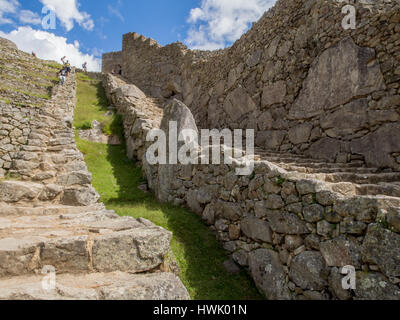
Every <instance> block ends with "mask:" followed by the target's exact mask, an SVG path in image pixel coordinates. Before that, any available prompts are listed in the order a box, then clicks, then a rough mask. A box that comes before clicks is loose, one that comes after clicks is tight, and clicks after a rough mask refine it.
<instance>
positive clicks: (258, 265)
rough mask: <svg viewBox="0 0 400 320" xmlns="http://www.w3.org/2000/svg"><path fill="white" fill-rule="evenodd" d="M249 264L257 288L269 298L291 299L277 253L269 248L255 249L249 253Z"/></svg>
mask: <svg viewBox="0 0 400 320" xmlns="http://www.w3.org/2000/svg"><path fill="white" fill-rule="evenodd" d="M249 266H250V272H251V275H252V277H253V279H254V281H255V283H256V286H257V288H258V289H259V290H260V291H261V292H262V293H264V294H265V296H266V297H267V298H268V299H269V300H290V299H291V296H290V292H289V289H288V286H287V284H286V281H285V278H286V276H285V272H284V270H283V266H282V264H281V262H280V260H279V255H278V253H276V252H275V251H272V250H269V249H258V250H255V251H253V252H251V253H250V254H249Z"/></svg>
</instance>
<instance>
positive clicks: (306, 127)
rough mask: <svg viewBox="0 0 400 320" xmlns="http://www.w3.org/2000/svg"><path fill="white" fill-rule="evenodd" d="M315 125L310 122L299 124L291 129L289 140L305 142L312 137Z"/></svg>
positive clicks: (297, 142) (295, 142)
mask: <svg viewBox="0 0 400 320" xmlns="http://www.w3.org/2000/svg"><path fill="white" fill-rule="evenodd" d="M312 128H313V125H312V124H311V123H309V122H306V123H302V124H299V125H297V126H295V127H293V128H291V129H290V130H289V135H288V136H289V140H290V141H291V142H292V143H293V144H300V143H305V142H307V141H308V139H309V138H310V134H311V130H312Z"/></svg>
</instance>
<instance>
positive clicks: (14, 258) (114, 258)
mask: <svg viewBox="0 0 400 320" xmlns="http://www.w3.org/2000/svg"><path fill="white" fill-rule="evenodd" d="M171 237H172V235H171V233H170V232H168V231H166V230H164V229H162V228H161V227H157V226H155V225H152V224H151V223H150V224H149V223H142V222H139V221H138V220H135V219H133V218H131V217H123V218H119V217H116V215H115V213H112V212H109V211H98V212H88V213H83V214H76V213H74V214H63V215H48V216H38V215H34V216H5V217H1V218H0V261H2V263H1V264H0V277H9V276H19V275H26V274H34V273H35V272H37V271H38V270H40V269H41V268H42V267H43V266H45V265H51V266H53V267H54V268H55V270H56V271H57V273H59V274H61V273H81V272H113V271H123V272H130V273H141V272H147V271H151V270H154V269H156V268H158V267H159V266H160V265H161V264H162V263H163V262H164V257H165V256H166V254H167V253H168V251H169V244H170V240H171Z"/></svg>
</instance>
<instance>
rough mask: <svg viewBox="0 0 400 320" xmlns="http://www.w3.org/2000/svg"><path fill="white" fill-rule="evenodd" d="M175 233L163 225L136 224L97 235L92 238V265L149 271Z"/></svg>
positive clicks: (158, 260) (161, 257)
mask: <svg viewBox="0 0 400 320" xmlns="http://www.w3.org/2000/svg"><path fill="white" fill-rule="evenodd" d="M171 237H172V234H171V232H169V231H166V230H164V229H162V228H160V227H149V228H136V229H133V230H127V231H122V232H117V233H113V234H110V235H103V236H100V237H97V238H96V239H95V240H94V242H93V248H92V256H93V267H94V268H95V269H96V270H98V271H101V272H112V271H114V270H121V271H126V272H130V273H138V272H144V271H150V270H152V269H154V268H156V267H157V266H159V265H160V264H161V263H162V262H163V261H164V257H165V255H166V254H167V253H168V251H169V245H170V241H171Z"/></svg>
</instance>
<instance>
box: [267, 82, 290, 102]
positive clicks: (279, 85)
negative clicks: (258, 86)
mask: <svg viewBox="0 0 400 320" xmlns="http://www.w3.org/2000/svg"><path fill="white" fill-rule="evenodd" d="M285 97H286V83H285V82H284V81H278V82H275V83H273V84H270V85H267V86H265V87H264V90H263V94H262V107H263V108H265V107H269V106H271V105H274V104H277V103H282V102H283V101H284V100H285Z"/></svg>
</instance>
